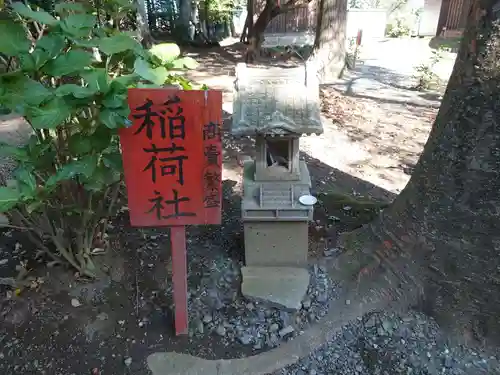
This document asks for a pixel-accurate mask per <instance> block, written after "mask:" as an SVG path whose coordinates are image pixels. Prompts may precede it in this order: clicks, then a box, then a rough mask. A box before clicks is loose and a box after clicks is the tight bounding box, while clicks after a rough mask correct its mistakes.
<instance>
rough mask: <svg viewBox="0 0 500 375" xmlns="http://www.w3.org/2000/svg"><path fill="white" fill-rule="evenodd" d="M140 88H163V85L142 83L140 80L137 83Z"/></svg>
mask: <svg viewBox="0 0 500 375" xmlns="http://www.w3.org/2000/svg"><path fill="white" fill-rule="evenodd" d="M137 88H138V89H161V88H163V85H157V84H155V83H142V82H139V83H138V84H137Z"/></svg>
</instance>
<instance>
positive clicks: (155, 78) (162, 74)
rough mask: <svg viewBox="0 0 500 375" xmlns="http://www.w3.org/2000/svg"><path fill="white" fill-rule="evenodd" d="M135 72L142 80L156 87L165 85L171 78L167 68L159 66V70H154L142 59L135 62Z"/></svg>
mask: <svg viewBox="0 0 500 375" xmlns="http://www.w3.org/2000/svg"><path fill="white" fill-rule="evenodd" d="M134 71H135V72H136V73H137V74H138V75H139V76H141V78H142V79H145V80H146V81H150V82H152V83H154V84H156V85H163V84H164V83H165V81H166V80H167V79H168V76H169V74H168V71H167V69H166V68H165V67H163V66H159V67H158V68H153V67H151V65H149V63H148V62H147V61H146V60H143V59H141V58H138V59H136V60H135V63H134Z"/></svg>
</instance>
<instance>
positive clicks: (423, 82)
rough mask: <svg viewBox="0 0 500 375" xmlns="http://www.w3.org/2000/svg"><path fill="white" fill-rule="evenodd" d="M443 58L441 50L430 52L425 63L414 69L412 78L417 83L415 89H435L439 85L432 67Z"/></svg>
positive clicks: (438, 79) (439, 82)
mask: <svg viewBox="0 0 500 375" xmlns="http://www.w3.org/2000/svg"><path fill="white" fill-rule="evenodd" d="M442 58H443V49H442V48H439V49H437V50H432V56H431V58H430V59H429V61H428V62H427V63H422V64H420V65H418V66H416V67H415V73H414V74H413V78H414V79H415V80H416V81H417V83H416V85H415V89H417V90H419V91H424V90H429V89H434V88H437V87H438V86H439V85H440V84H441V80H440V78H439V76H438V75H437V74H436V73H434V67H435V66H436V64H437V63H439V62H440V61H441V59H442Z"/></svg>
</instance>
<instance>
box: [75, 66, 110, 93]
mask: <svg viewBox="0 0 500 375" xmlns="http://www.w3.org/2000/svg"><path fill="white" fill-rule="evenodd" d="M81 76H82V77H83V79H84V80H85V81H86V82H87V83H88V85H89V87H90V88H91V89H92V90H95V91H96V92H101V93H103V94H105V93H107V92H108V91H109V76H108V73H107V71H106V69H104V68H97V69H89V70H86V71H84V72H82V73H81Z"/></svg>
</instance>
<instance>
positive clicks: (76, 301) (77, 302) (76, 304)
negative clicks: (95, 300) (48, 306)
mask: <svg viewBox="0 0 500 375" xmlns="http://www.w3.org/2000/svg"><path fill="white" fill-rule="evenodd" d="M81 305H82V303H81V302H80V301H79V300H78V299H76V298H73V299H71V306H73V307H79V306H81Z"/></svg>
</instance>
